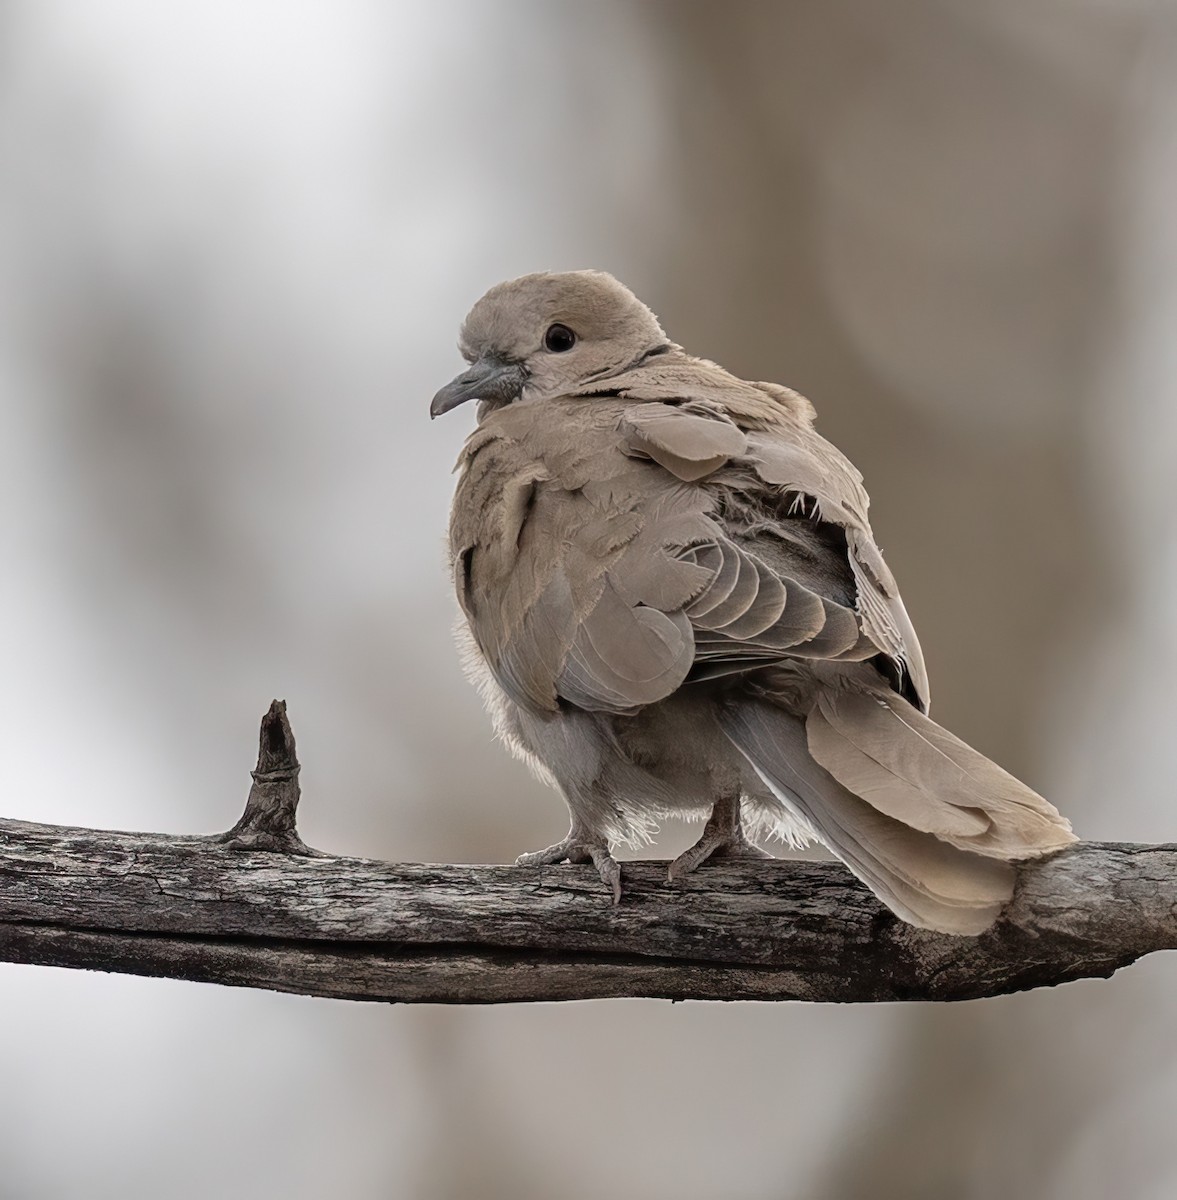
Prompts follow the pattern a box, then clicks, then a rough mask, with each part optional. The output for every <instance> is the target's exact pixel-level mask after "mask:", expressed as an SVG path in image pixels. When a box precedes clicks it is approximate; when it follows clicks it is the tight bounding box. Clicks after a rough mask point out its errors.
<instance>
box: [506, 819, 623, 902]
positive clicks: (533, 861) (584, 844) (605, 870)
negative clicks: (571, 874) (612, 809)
mask: <svg viewBox="0 0 1177 1200" xmlns="http://www.w3.org/2000/svg"><path fill="white" fill-rule="evenodd" d="M561 862H570V863H586V862H591V863H592V864H593V866H595V867H596V868H597V874H598V875H600V877H601V882H602V883H603V884H604V885H605V886H606V887H607V888H608V889H609V891H610V892H611V893H612V896H613V903H614V904H620V903H621V865H620V864H619V863H618V861H617V859H615V858H614V857H613V855H612V854H610V853H609V846H608V844H607V843H606V842H605V840H604V839H603V838H599V837H593V836H591V835H588V834H584V833H581V832H580V830H577V829H570V830H569V831H568V836H567V837H566V838H565V839H564V840H563V841H562V842H557V843H556V844H555V845H554V846H548V847H547V849H546V850H533V851H532V852H531V853H530V854H521V855H519V857H518V858H517V859H516V860H515V865H516V866H517V867H544V866H548V865H550V864H551V863H561Z"/></svg>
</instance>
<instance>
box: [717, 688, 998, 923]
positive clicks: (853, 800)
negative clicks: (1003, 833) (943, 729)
mask: <svg viewBox="0 0 1177 1200" xmlns="http://www.w3.org/2000/svg"><path fill="white" fill-rule="evenodd" d="M721 722H722V725H723V729H724V732H725V733H726V734H727V736H728V737H729V738H730V739H731V741H732V742H733V744H734V745H735V746H736V748H737V749H738V750H739V751H740V753H741V754H743V755H744V757H745V758H746V759H747V760H748V762H749V763H750V764H751V765H752V767H753V768H754V769H755V770H756V773H757V774H758V775H759V776H760V778H761V779H762V780H763V781H764V783H765V784H766V785H767V786H768V788H769V789H770V790H771V791H772V793H773V794H774V795H775V796H776V798H777V799H778V800H779V801H780V802H781V804H783V805H784V806H785V808H787V809H788V810H790V811H791V812H794V813H796V814H798V815H799V816H801V817H802V818H804V820H806V821H808V823H809V824H810V825H811V826H812V827H813V828H814V830H815V831H816V832H817V834H818V836H819V837H820V838H821V839H822V841H823V842H825V844H826V845H827V846H828V847H829V848H830V849H831V850H832V851H833V852H834V853H835V854H836V855H837V856H838V857H839V858H840V859H841V860H842V861H843V862H844V863H845V864H846V866H847V867H849V869H850V870H851V871H852V872H853V873H854V874H855V875H857V876H858V878H859V879H861V880H862V881H863V882H864V883H865V884H866V885H867V886H868V887H869V888H870V889H871V890H872V891H873V892H874V893H875V894H876V895H877V896H878V897H879V899H880V900H882V901H883V903H884V904H886V905H887V907H888V908H890V909H891V910H892V911H893V912H894V913H896V914H897V915H898V916H900V917H902V918H903V919H904V920H905V921H909V922H910V923H911V924H913V925H918V926H920V927H922V928H925V929H936V930H940V931H941V932H944V933H957V934H978V933H981V932H983V931H984V930H985V929H987V928H988V927H989V926H990V925H991V924H992V923H993V922H994V921H995V920H996V919H997V916H998V914H999V913H1000V912H1001V909H1002V908H1003V907H1004V906H1005V904H1006V903H1007V902H1008V901H1009V899H1010V897H1011V896H1012V895H1013V887H1014V871H1013V868H1012V867H1010V866H1009V865H1008V864H1007V863H1004V862H1000V861H998V860H996V859H994V858H992V857H983V856H981V855H978V854H975V853H970V852H969V851H967V850H962V849H959V848H958V847H956V846H954V845H950V844H949V843H948V842H947V841H943V840H941V839H940V838H939V837H937V836H935V835H934V834H932V833H929V832H926V831H923V830H920V829H917V828H913V827H912V826H911V825H910V824H906V823H904V822H903V821H901V820H897V819H895V818H894V817H892V816H889V815H887V814H886V813H884V812H882V811H880V810H879V809H878V808H875V807H874V806H872V805H871V804H869V803H867V801H866V800H863V799H861V798H860V797H859V796H856V795H854V794H853V793H852V792H851V791H849V790H848V789H847V788H846V787H844V786H843V785H842V784H841V783H840V782H839V781H838V780H837V779H835V778H834V776H833V775H832V774H830V772H829V771H828V770H826V768H825V767H823V766H822V765H820V764H819V763H818V762H816V761H815V759H814V758H813V756H812V755H811V753H810V750H809V745H808V741H807V738H806V731H805V724H804V722H803V721H802V720H801V719H800V718H798V717H795V716H791V715H790V714H788V713H786V712H784V711H782V710H781V709H779V708H777V707H776V706H775V705H774V704H772V703H770V702H769V701H766V700H758V699H754V698H751V697H748V698H744V699H741V701H740V702H739V703H738V704H737V705H734V706H732V707H731V708H730V709H727V710H726V711H725V712H724V713H723V714H722V716H721Z"/></svg>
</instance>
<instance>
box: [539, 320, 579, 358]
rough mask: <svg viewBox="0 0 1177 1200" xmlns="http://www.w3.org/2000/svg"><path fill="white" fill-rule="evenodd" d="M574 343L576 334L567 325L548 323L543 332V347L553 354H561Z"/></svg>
mask: <svg viewBox="0 0 1177 1200" xmlns="http://www.w3.org/2000/svg"><path fill="white" fill-rule="evenodd" d="M575 345H576V334H575V333H573V332H572V330H571V329H569V328H568V326H567V325H549V326H548V331H547V333H545V334H544V348H545V349H547V350H550V351H551V352H552V353H553V354H563V353H564V351H565V350H571V349H572V347H573V346H575Z"/></svg>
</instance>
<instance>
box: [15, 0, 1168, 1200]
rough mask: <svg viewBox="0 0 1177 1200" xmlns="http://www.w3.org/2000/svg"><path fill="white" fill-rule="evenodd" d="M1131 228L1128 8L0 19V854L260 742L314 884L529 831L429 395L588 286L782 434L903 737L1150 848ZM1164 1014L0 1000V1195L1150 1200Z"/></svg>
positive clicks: (1156, 285)
mask: <svg viewBox="0 0 1177 1200" xmlns="http://www.w3.org/2000/svg"><path fill="white" fill-rule="evenodd" d="M1174 212H1177V7H1175V6H1174V5H1173V4H1171V3H1144V2H1138V3H1133V2H1132V0H1121V2H1120V3H1116V4H1112V3H1100V2H1099V0H994V2H992V3H988V4H985V5H979V4H976V3H973V2H972V0H935V2H933V0H891V2H890V3H888V4H885V5H883V4H877V3H872V2H871V0H824V2H823V3H803V2H797V3H742V2H738V0H728V2H727V3H723V4H720V3H692V2H688V0H677V2H664V3H628V4H622V3H608V2H605V0H600V2H597V3H594V4H591V5H590V4H575V3H546V4H543V3H523V2H514V0H501V2H499V3H493V4H492V3H485V2H484V3H474V2H470V3H466V4H458V3H448V2H447V3H438V2H434V3H421V4H412V3H398V4H393V3H384V4H380V3H374V2H370V0H305V2H303V0H299V2H295V3H282V2H280V0H268V2H267V0H234V2H232V3H230V2H229V0H203V3H201V4H199V5H196V4H176V3H173V4H160V3H152V2H150V0H92V2H91V3H87V4H75V3H69V2H67V0H24V2H20V0H10V2H8V3H2V4H0V562H2V563H3V573H2V580H3V588H2V591H0V606H2V608H0V613H2V616H3V620H2V621H0V663H2V664H3V666H2V670H0V729H2V730H3V753H2V754H0V815H3V816H8V817H17V818H25V819H29V820H36V821H49V822H59V823H65V824H82V825H92V826H102V827H113V828H132V829H134V828H140V829H151V830H161V831H169V832H202V831H213V830H217V829H224V828H226V827H227V826H229V825H230V824H231V823H232V822H233V821H234V820H235V819H236V818H237V816H238V815H239V812H240V809H241V806H242V803H243V801H244V797H245V793H246V790H247V787H248V782H249V777H248V773H247V772H248V769H249V768H250V767H251V766H252V765H253V760H254V755H255V750H256V730H257V720H258V717H259V716H260V714H261V713H262V711H263V710H264V709H265V707H266V706H267V704H268V703H269V701H270V699H271V698H272V697H274V696H281V697H285V698H286V699H287V700H288V702H289V704H290V712H291V716H292V719H293V723H294V728H295V731H296V734H297V736H298V740H299V748H300V752H301V756H302V759H303V762H304V764H305V765H304V771H303V784H304V795H305V799H304V804H303V812H302V814H301V824H302V828H303V832H304V835H305V836H306V838H307V840H308V841H310V842H311V843H312V844H314V845H317V846H320V847H323V848H325V849H328V850H331V851H335V852H338V853H346V854H358V855H365V856H372V857H384V858H392V859H405V860H426V861H435V862H447V861H448V862H462V861H471V862H501V861H506V860H510V859H511V858H513V857H514V855H515V854H517V853H519V852H520V851H522V850H530V849H535V848H537V847H539V846H542V845H546V844H547V843H548V842H551V841H554V840H555V839H556V838H558V837H559V836H561V835H562V834H563V832H564V830H565V827H566V821H565V813H564V810H563V807H562V805H561V804H560V802H559V801H558V800H557V799H556V798H555V797H554V796H553V795H551V794H549V793H547V792H546V791H545V789H543V788H542V787H540V786H539V785H538V784H536V783H535V782H533V781H532V780H531V779H530V778H529V777H528V776H527V774H526V773H525V771H524V769H523V768H522V767H521V766H520V765H518V764H516V763H515V762H513V761H512V760H510V759H509V758H508V756H507V755H506V753H505V752H504V751H503V750H502V749H501V748H500V747H498V746H497V745H495V744H494V743H493V741H492V738H491V735H490V729H489V723H488V721H487V720H486V719H485V717H484V715H483V713H482V712H481V711H480V707H479V703H478V700H477V698H476V696H475V695H474V693H473V691H472V690H471V689H470V688H469V687H468V686H467V685H466V683H465V681H464V680H463V678H462V676H461V674H460V671H459V667H458V663H457V659H456V656H455V654H454V652H453V650H452V647H451V644H450V625H451V622H452V620H453V618H454V616H455V614H456V606H455V604H454V602H453V599H452V596H451V592H450V587H449V584H448V581H447V578H446V573H445V569H444V556H443V549H442V546H443V534H444V529H445V524H446V514H447V511H448V504H449V498H450V493H451V488H452V479H451V477H450V475H449V470H450V467H451V465H452V463H453V460H454V458H455V457H456V455H457V452H458V448H459V445H460V443H461V440H462V438H463V437H464V435H465V434H466V432H467V431H468V429H469V426H470V423H471V420H472V418H473V413H472V412H470V411H469V410H462V411H461V412H459V413H457V414H454V415H453V416H452V417H450V418H448V419H446V420H444V421H440V422H437V423H435V424H432V425H431V424H430V422H429V419H428V415H427V406H428V402H429V398H430V397H431V396H432V394H433V392H434V390H435V389H436V388H437V387H438V386H439V385H440V384H441V383H443V382H445V381H446V380H448V379H449V378H450V377H451V376H452V375H453V374H454V373H455V372H456V371H457V369H458V368H459V365H460V363H459V359H458V356H457V353H456V350H455V348H454V346H455V339H456V334H457V329H458V325H459V322H460V321H461V318H462V316H463V315H464V314H465V312H466V310H467V309H468V308H469V306H470V305H471V304H472V302H473V301H474V300H475V299H477V297H478V296H479V295H480V294H481V293H482V292H483V291H484V290H485V288H486V287H488V286H489V285H490V284H492V283H494V282H496V281H498V280H499V279H502V278H506V277H510V276H514V275H518V274H521V273H523V272H526V271H532V270H537V269H546V268H555V269H561V268H571V267H582V266H594V267H600V268H604V269H607V270H610V271H612V272H614V273H615V274H617V275H618V276H620V277H621V278H622V279H624V280H625V281H626V282H628V283H629V284H630V285H631V286H632V287H633V288H634V289H635V290H636V291H637V292H638V293H639V294H640V295H641V296H642V297H643V298H644V299H645V300H647V301H648V302H649V303H650V304H651V305H652V307H653V308H654V309H655V311H657V312H658V313H659V314H660V315H661V317H662V318H663V323H664V324H665V326H666V328H667V330H668V331H669V333H670V335H671V336H672V337H673V338H674V339H675V340H677V341H680V342H682V343H684V344H685V345H686V346H687V347H688V348H690V349H691V350H693V351H695V352H696V353H700V354H704V355H707V356H709V357H713V358H716V359H718V360H719V361H721V362H723V363H724V364H725V365H726V366H728V367H729V368H731V369H732V370H734V371H735V372H737V373H739V374H741V375H744V376H747V377H751V378H754V379H755V378H765V379H773V380H778V381H781V382H786V383H788V384H791V385H792V386H794V387H796V388H798V389H800V390H801V391H803V392H805V393H807V394H808V395H809V396H810V397H811V398H812V399H813V400H814V402H815V403H816V405H817V408H818V412H819V419H820V428H821V429H822V431H823V432H824V433H825V434H826V436H828V437H830V438H832V439H833V440H834V441H835V442H836V443H837V444H839V445H840V446H841V447H842V448H843V449H844V450H845V451H846V452H847V453H848V454H849V455H850V457H851V458H852V459H853V460H854V461H855V462H856V463H857V464H858V465H859V467H861V468H862V470H863V471H864V472H865V474H866V478H867V483H868V486H869V487H870V490H871V494H872V496H873V499H874V510H873V512H874V516H875V528H876V531H877V532H878V534H879V537H880V540H881V542H882V544H883V545H884V546H885V548H886V550H887V555H888V559H889V561H890V562H891V564H892V566H893V567H894V568H895V571H896V573H897V575H898V576H899V578H900V580H901V582H902V585H903V590H904V595H905V597H906V599H907V602H908V607H909V609H910V610H911V611H912V613H913V616H914V618H915V621H916V624H917V626H918V627H919V628H920V631H921V634H922V638H923V643H924V648H925V651H926V653H927V657H928V660H929V665H930V669H931V672H932V679H933V691H934V693H935V697H936V715H937V716H938V717H939V719H940V720H941V721H942V722H943V723H945V724H946V725H948V726H949V727H950V728H952V729H953V730H955V731H956V732H957V733H959V734H960V735H962V736H963V737H965V738H966V739H967V740H969V741H970V742H972V743H974V744H975V745H976V746H978V747H979V748H980V749H982V750H984V751H986V752H987V753H989V754H991V755H992V756H993V757H995V758H997V759H999V760H1000V761H1001V762H1002V763H1004V764H1005V765H1006V766H1007V767H1009V768H1010V769H1011V770H1013V771H1015V772H1017V773H1018V774H1020V775H1021V776H1022V777H1023V778H1025V779H1026V780H1027V781H1028V782H1029V783H1031V784H1033V785H1034V786H1036V787H1037V788H1039V789H1040V790H1041V791H1043V792H1044V793H1045V794H1046V795H1047V796H1049V797H1051V798H1052V799H1053V800H1054V801H1055V802H1056V803H1057V804H1058V805H1059V806H1060V807H1061V808H1062V809H1063V810H1064V811H1066V812H1067V813H1068V814H1069V815H1070V816H1071V817H1072V818H1073V820H1074V822H1075V825H1076V827H1077V829H1078V831H1079V832H1080V833H1081V834H1083V835H1085V836H1087V837H1091V838H1108V839H1118V840H1150V841H1153V840H1155V841H1163V840H1169V839H1172V838H1174V836H1175V832H1177V813H1175V812H1174V808H1173V790H1174V789H1173V767H1172V749H1171V748H1172V743H1173V702H1172V690H1171V685H1170V684H1169V680H1170V679H1171V678H1172V676H1173V672H1174V670H1175V669H1177V626H1175V624H1174V621H1173V619H1172V604H1173V601H1172V596H1173V594H1174V590H1175V589H1177V495H1175V488H1174V480H1175V479H1177V404H1175V402H1174V389H1175V387H1177V338H1175V337H1174V333H1173V331H1174V326H1175V322H1177V222H1175V221H1174V219H1173V213H1174ZM63 710H68V712H69V713H70V714H72V715H71V718H70V719H71V720H72V721H75V722H76V727H77V730H78V733H77V736H76V738H74V739H71V747H70V748H69V749H68V750H65V749H63V743H62V739H61V737H60V734H59V730H60V727H61V721H62V714H63ZM695 833H696V831H693V830H690V829H684V828H674V829H669V828H668V829H667V830H666V831H665V836H664V838H663V839H662V840H661V841H660V844H659V850H658V852H659V853H660V854H662V855H668V854H672V853H674V852H676V851H677V850H678V849H681V848H682V847H683V846H685V845H687V844H688V843H689V842H690V841H691V840H692V839H693V836H695ZM1175 987H1177V959H1173V958H1168V957H1163V956H1161V957H1154V958H1152V959H1149V960H1147V961H1145V962H1143V963H1141V964H1139V965H1137V966H1135V967H1133V968H1131V969H1129V970H1128V971H1126V972H1124V973H1122V974H1121V975H1120V976H1119V977H1118V978H1116V979H1114V980H1112V981H1108V982H1102V981H1101V982H1085V983H1076V984H1072V985H1069V986H1067V987H1065V988H1062V989H1059V990H1055V991H1046V992H1039V993H1032V994H1028V995H1022V996H1015V997H1009V998H1006V999H1002V1000H996V1001H982V1002H978V1003H971V1004H965V1005H961V1006H958V1007H936V1006H930V1005H925V1006H920V1005H907V1006H895V1007H876V1008H871V1007H859V1008H851V1007H847V1008H837V1007H820V1006H811V1007H805V1006H800V1005H786V1004H781V1005H739V1006H735V1005H732V1006H727V1005H721V1004H713V1005H704V1004H689V1003H688V1004H680V1005H675V1006H673V1007H672V1006H671V1005H669V1004H666V1003H661V1002H653V1001H650V1002H645V1001H632V1002H617V1001H613V1002H592V1003H580V1004H569V1005H564V1006H533V1007H519V1008H499V1009H494V1008H488V1009H453V1010H451V1009H445V1008H416V1009H411V1008H392V1007H382V1006H377V1005H360V1004H349V1003H343V1002H333V1001H325V1000H310V999H304V998H299V997H290V996H280V995H272V994H267V993H262V992H250V991H234V990H230V989H218V988H215V987H211V986H201V985H196V984H184V983H178V982H169V981H157V980H143V979H134V978H120V977H116V976H101V975H89V974H83V973H81V972H72V971H71V972H67V971H54V970H49V969H37V968H29V967H16V966H6V965H0V1198H2V1200H56V1198H58V1197H86V1198H87V1200H104V1198H106V1197H111V1198H113V1197H130V1198H137V1197H166V1198H168V1200H170V1198H172V1197H176V1198H189V1197H191V1198H193V1200H195V1198H204V1197H233V1198H235V1197H243V1198H244V1197H259V1198H263V1200H264V1198H269V1197H283V1198H287V1200H312V1198H317V1197H326V1196H332V1197H334V1196H341V1197H348V1198H352V1197H354V1198H356V1200H369V1198H371V1200H379V1198H385V1197H392V1198H399V1197H405V1198H408V1200H418V1198H421V1200H458V1198H462V1197H467V1196H478V1197H488V1198H491V1200H494V1198H496V1197H518V1198H522V1200H548V1198H552V1197H559V1198H564V1197H568V1198H569V1200H580V1198H597V1197H602V1196H611V1197H616V1198H617V1200H628V1198H630V1197H634V1198H653V1200H658V1198H662V1197H667V1198H669V1197H673V1198H675V1200H694V1198H699V1200H726V1198H732V1200H761V1198H765V1200H770V1198H772V1200H789V1198H798V1200H846V1198H850V1200H854V1198H857V1197H866V1196H869V1197H872V1198H874V1200H886V1198H891V1197H894V1198H896V1200H900V1198H902V1200H912V1198H917V1200H922V1198H927V1200H943V1198H955V1197H961V1198H964V1200H988V1198H990V1197H994V1198H996V1197H1000V1198H1002V1200H1011V1198H1013V1200H1016V1198H1020V1197H1033V1198H1039V1197H1041V1198H1046V1200H1055V1198H1059V1200H1061V1198H1063V1197H1066V1198H1068V1200H1087V1198H1093V1200H1094V1198H1103V1197H1107V1196H1111V1195H1115V1196H1117V1197H1132V1198H1141V1200H1162V1198H1164V1200H1168V1198H1170V1197H1172V1196H1174V1195H1177V1149H1175V1147H1174V1142H1173V1137H1172V1115H1171V1114H1172V1112H1173V1111H1174V1106H1175V1105H1177V1041H1175V1039H1174V1036H1173V1022H1172V1011H1173V1001H1172V997H1173V994H1174V989H1175ZM226 1079H232V1080H233V1082H232V1084H231V1085H227V1084H226V1082H225V1081H226Z"/></svg>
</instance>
